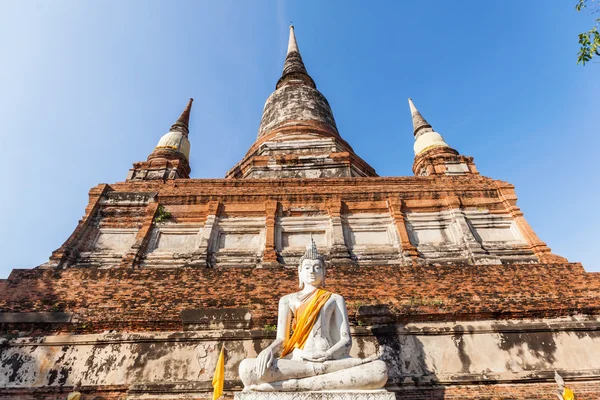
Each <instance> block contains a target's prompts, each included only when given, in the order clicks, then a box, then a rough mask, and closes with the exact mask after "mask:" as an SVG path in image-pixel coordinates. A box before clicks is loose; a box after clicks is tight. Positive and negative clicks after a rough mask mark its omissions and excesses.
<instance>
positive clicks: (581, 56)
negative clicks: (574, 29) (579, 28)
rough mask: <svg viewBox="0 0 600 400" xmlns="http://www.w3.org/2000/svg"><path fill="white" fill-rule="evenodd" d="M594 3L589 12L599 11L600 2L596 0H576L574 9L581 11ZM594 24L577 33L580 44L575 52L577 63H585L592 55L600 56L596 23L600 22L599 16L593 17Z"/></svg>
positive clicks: (598, 32) (599, 34) (599, 42)
mask: <svg viewBox="0 0 600 400" xmlns="http://www.w3.org/2000/svg"><path fill="white" fill-rule="evenodd" d="M591 3H594V4H593V5H592V6H591V7H590V9H591V11H590V14H598V13H600V4H599V3H598V2H597V1H596V0H577V4H576V5H575V9H576V10H577V12H581V11H582V10H583V9H584V8H586V7H587V6H588V5H589V4H591ZM594 22H595V26H594V27H593V28H592V29H590V30H589V31H587V32H582V33H580V34H579V36H578V37H579V44H580V45H581V47H580V49H579V53H578V54H577V64H582V65H585V63H587V62H589V61H590V60H591V59H592V58H593V57H594V56H600V31H598V25H599V24H600V17H598V18H596V19H595V21H594Z"/></svg>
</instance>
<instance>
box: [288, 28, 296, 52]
mask: <svg viewBox="0 0 600 400" xmlns="http://www.w3.org/2000/svg"><path fill="white" fill-rule="evenodd" d="M292 51H298V43H296V35H295V34H294V25H290V40H289V41H288V50H287V52H288V54H290V53H291V52H292Z"/></svg>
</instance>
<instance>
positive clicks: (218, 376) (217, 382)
mask: <svg viewBox="0 0 600 400" xmlns="http://www.w3.org/2000/svg"><path fill="white" fill-rule="evenodd" d="M224 383H225V344H223V346H222V347H221V354H219V359H218V360H217V366H216V368H215V374H214V375H213V379H212V385H213V389H214V390H213V400H217V399H218V398H219V397H221V395H222V394H223V385H224Z"/></svg>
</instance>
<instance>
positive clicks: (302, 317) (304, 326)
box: [281, 289, 331, 357]
mask: <svg viewBox="0 0 600 400" xmlns="http://www.w3.org/2000/svg"><path fill="white" fill-rule="evenodd" d="M330 297H331V292H328V291H327V290H323V289H317V290H316V291H315V294H313V295H312V296H311V298H310V301H305V302H304V303H302V304H301V305H300V307H298V309H297V310H296V316H295V317H296V321H295V323H294V327H293V330H294V333H292V336H291V337H290V338H289V340H288V341H287V342H286V343H285V346H283V350H282V351H281V357H285V356H286V355H288V354H290V353H291V352H292V351H293V350H294V349H296V348H297V349H303V348H304V344H305V343H306V340H307V339H308V335H309V334H310V332H311V331H312V328H313V325H314V324H315V321H316V320H317V317H318V316H319V311H321V307H323V306H324V305H325V303H326V302H327V300H329V298H330Z"/></svg>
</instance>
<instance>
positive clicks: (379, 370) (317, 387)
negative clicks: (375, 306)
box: [239, 237, 388, 391]
mask: <svg viewBox="0 0 600 400" xmlns="http://www.w3.org/2000/svg"><path fill="white" fill-rule="evenodd" d="M325 275H326V271H325V264H324V262H323V258H322V257H321V256H320V255H319V253H318V251H317V246H316V244H315V242H314V241H313V240H312V237H311V239H310V242H309V244H308V246H307V247H306V252H305V253H304V255H303V256H302V258H301V259H300V265H299V266H298V278H299V282H300V288H301V289H302V290H300V291H299V292H296V293H292V294H288V295H285V296H283V297H282V298H281V299H280V300H279V312H278V314H279V315H278V319H277V338H276V339H275V341H273V343H271V345H270V346H268V347H267V348H265V349H264V350H263V351H261V352H260V354H259V355H258V357H257V358H247V359H245V360H243V361H242V362H241V364H240V369H239V373H240V377H241V379H242V382H243V383H244V391H322V390H374V389H381V388H383V386H384V385H385V383H386V381H387V379H388V375H387V367H386V364H385V363H384V362H383V361H381V360H378V358H377V356H376V355H374V356H372V357H369V358H364V359H362V358H353V357H350V355H349V353H350V348H351V346H352V338H351V336H350V324H349V321H348V312H347V310H346V304H345V302H344V298H343V297H342V296H340V295H339V294H335V293H331V292H329V291H327V290H325V289H323V287H324V286H325ZM290 332H291V333H290ZM276 355H279V358H277V357H276Z"/></svg>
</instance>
